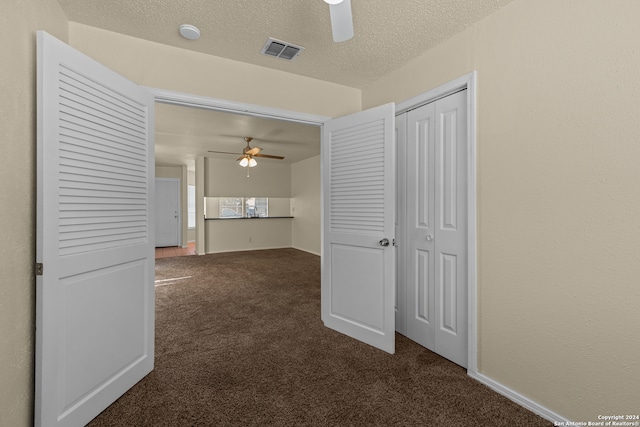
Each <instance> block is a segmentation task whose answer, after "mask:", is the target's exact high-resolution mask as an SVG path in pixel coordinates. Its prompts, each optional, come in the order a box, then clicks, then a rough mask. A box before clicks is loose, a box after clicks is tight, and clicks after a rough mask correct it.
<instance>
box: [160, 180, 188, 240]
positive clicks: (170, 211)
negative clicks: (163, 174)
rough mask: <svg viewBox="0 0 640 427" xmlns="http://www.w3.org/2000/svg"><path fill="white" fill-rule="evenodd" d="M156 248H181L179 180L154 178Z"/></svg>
mask: <svg viewBox="0 0 640 427" xmlns="http://www.w3.org/2000/svg"><path fill="white" fill-rule="evenodd" d="M155 211H156V212H155V213H156V226H155V235H156V247H166V246H181V245H182V242H181V241H180V228H181V221H180V219H181V218H180V212H181V210H180V180H179V179H175V178H156V203H155Z"/></svg>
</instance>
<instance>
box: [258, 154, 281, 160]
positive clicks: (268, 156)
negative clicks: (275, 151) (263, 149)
mask: <svg viewBox="0 0 640 427" xmlns="http://www.w3.org/2000/svg"><path fill="white" fill-rule="evenodd" d="M254 157H264V158H266V159H278V160H282V159H284V157H282V156H271V155H269V154H254Z"/></svg>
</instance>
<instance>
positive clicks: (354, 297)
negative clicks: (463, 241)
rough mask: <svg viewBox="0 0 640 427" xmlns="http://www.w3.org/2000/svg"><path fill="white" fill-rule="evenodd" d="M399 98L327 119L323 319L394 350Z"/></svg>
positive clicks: (342, 331)
mask: <svg viewBox="0 0 640 427" xmlns="http://www.w3.org/2000/svg"><path fill="white" fill-rule="evenodd" d="M394 119H395V106H394V104H387V105H383V106H381V107H377V108H373V109H371V110H367V111H363V112H360V113H356V114H352V115H350V116H346V117H341V118H337V119H333V120H330V121H328V122H326V123H325V124H324V126H323V137H322V143H323V145H322V150H323V154H322V159H323V166H322V170H323V179H322V182H323V204H324V211H323V215H324V217H323V248H322V262H323V266H322V320H323V321H324V323H325V325H326V326H327V327H329V328H332V329H335V330H337V331H339V332H341V333H343V334H346V335H349V336H351V337H353V338H356V339H358V340H360V341H363V342H366V343H367V344H370V345H372V346H375V347H377V348H380V349H382V350H384V351H387V352H389V353H393V352H394V351H395V315H394V299H395V298H394V296H395V261H396V260H395V248H394V246H393V244H392V242H393V239H394V237H395V235H394V229H395V218H394V217H395V194H394V192H395V176H396V171H395V161H396V159H395V154H396V152H395V144H394V138H393V133H394V122H395V120H394Z"/></svg>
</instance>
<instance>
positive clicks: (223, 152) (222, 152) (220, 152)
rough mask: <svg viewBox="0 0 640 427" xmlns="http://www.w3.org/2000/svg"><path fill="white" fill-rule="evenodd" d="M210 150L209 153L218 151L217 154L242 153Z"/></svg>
mask: <svg viewBox="0 0 640 427" xmlns="http://www.w3.org/2000/svg"><path fill="white" fill-rule="evenodd" d="M208 152H209V153H216V154H240V153H238V152H235V153H231V152H229V151H213V150H209V151H208Z"/></svg>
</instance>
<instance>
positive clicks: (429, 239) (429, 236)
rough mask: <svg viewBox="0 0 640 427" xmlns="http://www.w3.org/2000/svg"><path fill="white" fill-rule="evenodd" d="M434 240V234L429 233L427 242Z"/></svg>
mask: <svg viewBox="0 0 640 427" xmlns="http://www.w3.org/2000/svg"><path fill="white" fill-rule="evenodd" d="M432 240H433V236H432V235H431V234H427V242H430V241H432Z"/></svg>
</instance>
